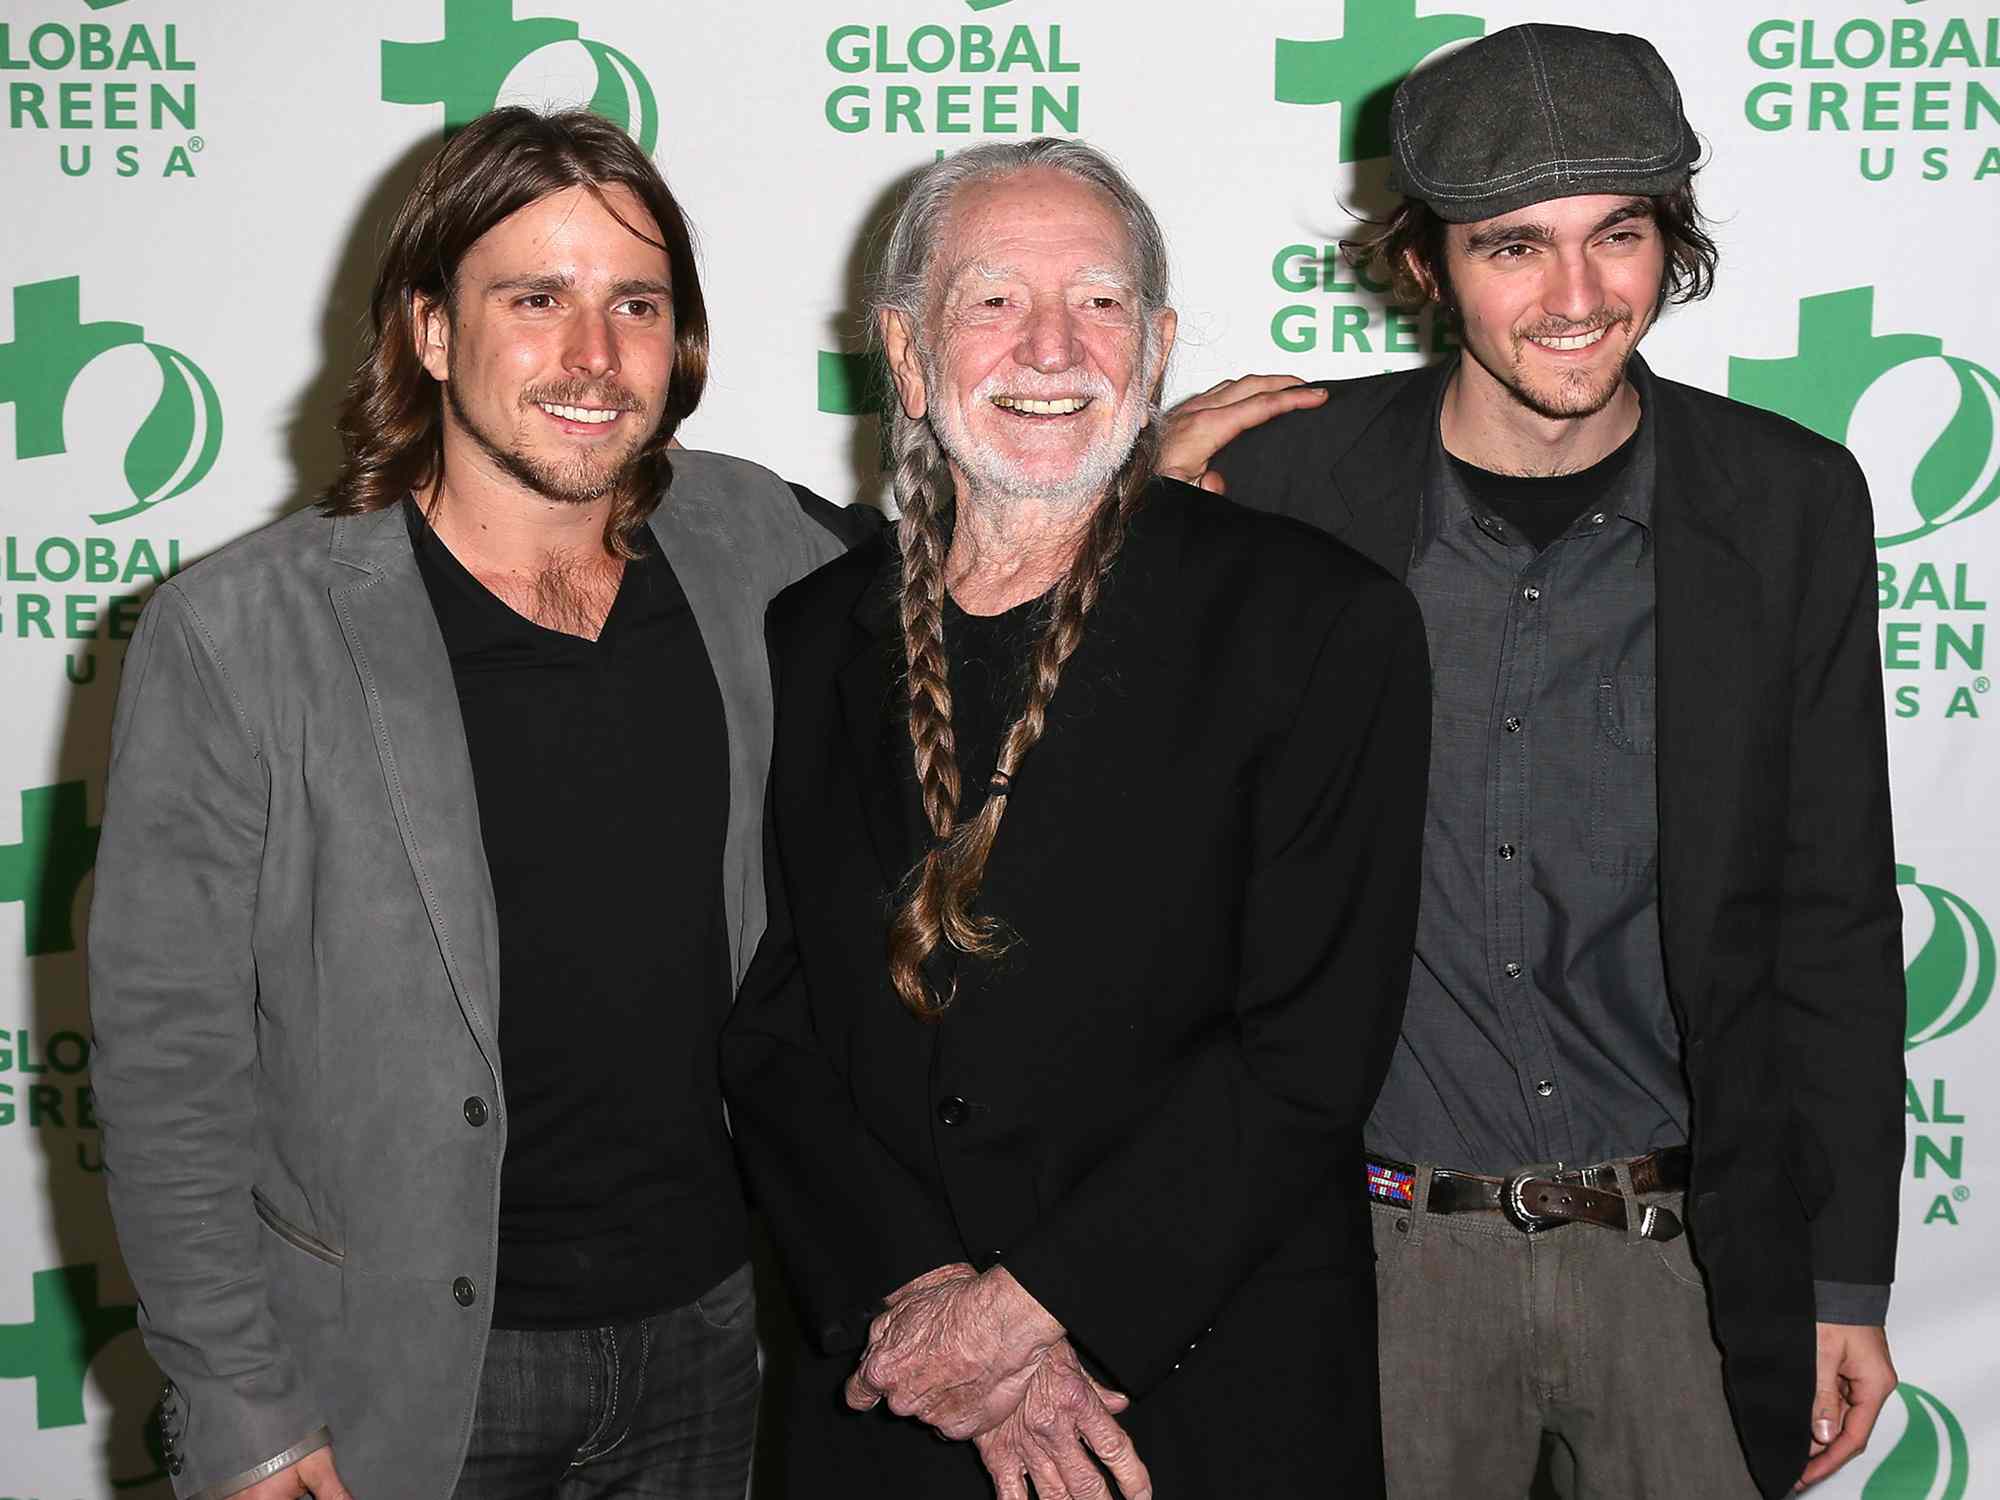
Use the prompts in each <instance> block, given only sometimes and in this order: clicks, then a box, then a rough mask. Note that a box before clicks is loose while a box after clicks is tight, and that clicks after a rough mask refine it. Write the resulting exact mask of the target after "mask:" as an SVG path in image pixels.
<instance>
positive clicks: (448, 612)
mask: <svg viewBox="0 0 2000 1500" xmlns="http://www.w3.org/2000/svg"><path fill="white" fill-rule="evenodd" d="M406 511H407V514H408V518H409V522H410V535H411V541H412V544H413V546H414V547H415V548H416V554H417V562H418V566H419V569H420V570H421V572H422V574H423V578H424V584H425V586H426V588H427V589H428V591H429V593H430V598H431V604H432V607H433V608H434V609H435V610H436V611H437V618H438V625H439V628H440V629H441V630H442V632H443V634H444V642H445V649H446V652H447V653H448V655H449V657H450V659H451V671H452V678H453V681H454V683H455V685H456V687H457V690H458V701H459V708H460V710H461V712H462V714H463V717H464V723H465V738H466V746H467V749H468V750H469V752H470V754H471V760H472V775H473V781H474V784H475V786H476V787H477V789H478V798H479V823H480V831H481V835H482V838H483V841H484V844H485V850H486V859H487V864H488V866H489V867H490V868H491V871H492V876H493V896H494V905H495V908H496V911H497V914H498V918H499V936H500V983H499V989H500V1058H501V1069H502V1075H503V1080H504V1097H505V1105H506V1130H507V1150H506V1156H505V1159H504V1160H503V1162H502V1164H501V1172H500V1255H499V1269H498V1273H497V1281H498V1284H497V1286H496V1287H495V1289H494V1304H493V1321H494V1325H495V1326H496V1327H501V1328H588V1327H598V1326H603V1325H606V1324H611V1323H620V1322H629V1321H633V1320H636V1319H639V1318H644V1317H648V1316H651V1315H652V1314H654V1313H658V1312H663V1311H665V1310H666V1309H668V1308H672V1307H679V1306H682V1305H684V1304H686V1303H688V1302H691V1301H693V1300H694V1298H695V1297H697V1296H699V1295H700V1294H701V1293H702V1292H704V1291H706V1290H708V1289H709V1288H710V1287H711V1286H713V1285H714V1284H715V1283H716V1282H718V1281H720V1280H721V1279H722V1278H723V1277H724V1276H726V1275H727V1274H728V1273H729V1272H730V1271H731V1270H733V1269H734V1268H735V1267H736V1266H738V1265H740V1264H741V1263H742V1261H743V1258H744V1255H745V1243H746V1227H745V1219H744V1209H743V1201H742V1195H741V1191H740V1189H739V1188H738V1186H737V1180H736V1173H735V1168H734V1163H733V1158H732V1156H731V1152H730V1145H729V1140H728V1135H727V1132H726V1130H725V1128H724V1124H723V1114H722V1097H721V1089H720V1084H719V1081H718V1078H717V1073H716V1047H717V1034H718V1032H719V1031H720V1029H721V1026H722V1022H723V1019H724V1017H725V1016H726V1014H727V1012H728V1008H729V960H728V945H727V939H726V934H725V931H724V918H723V911H722V853H723V840H724V836H725V832H726V823H727V818H728V811H729V764H728V753H729V751H728V739H727V731H726V727H725V724H724V720H723V709H722V695H721V690H720V689H719V687H718V686H717V684H716V679H715V672H714V669H713V668H712V667H711V665H710V664H709V659H708V652H707V650H706V648H705V647H704V645H703V643H702V639H701V632H700V629H699V626H698V624H697V622H696V620H695V618H694V615H693V612H692V611H691V609H690V608H689V605H688V601H687V596H686V595H685V594H684V593H683V591H682V589H681V586H680V582H679V580H678V579H676V578H675V576H674V571H673V568H672V566H671V565H670V564H669V563H668V561H667V559H666V558H665V557H664V556H662V555H661V553H660V552H659V549H658V545H657V544H656V543H655V542H654V540H653V538H652V536H651V534H650V533H649V532H646V531H644V530H643V529H642V531H641V533H640V541H641V542H642V544H643V546H644V548H645V551H644V554H643V555H642V556H640V557H639V558H637V559H635V560H633V561H631V562H628V563H627V564H626V566H625V576H624V579H623V581H622V582H621V584H620V586H619V590H618V595H617V599H616V602H615V603H614V604H613V605H612V607H611V613H610V615H609V616H608V617H607V618H606V620H605V622H604V629H603V631H602V633H601V634H600V635H599V637H598V639H597V640H595V641H587V640H584V639H581V638H580V637H577V636H570V635H564V634H562V633H561V632H558V631H553V630H547V629H544V628H543V627H541V626H539V625H537V624H535V623H534V622H533V621H531V620H527V619H524V618H523V617H522V616H520V615H518V614H516V613H515V612H514V611H513V610H512V609H510V608H508V607H507V606H506V605H505V604H503V603H502V602H501V601H500V600H499V599H498V598H497V597H496V596H495V595H494V594H492V593H491V592H490V591H489V590H488V589H487V588H486V587H485V586H484V585H483V584H481V583H480V582H479V581H478V579H476V578H474V577H473V576H472V574H471V573H470V572H468V571H467V570H466V569H465V567H464V566H463V565H462V564H461V563H460V562H459V561H458V559H457V558H455V557H453V556H452V554H451V552H450V550H449V549H448V548H447V547H445V545H444V544H443V542H441V541H440V540H439V539H438V537H437V535H436V533H434V532H432V531H431V530H430V529H429V527H428V526H426V525H425V524H424V522H423V519H422V516H421V515H420V514H419V512H418V511H417V508H416V507H415V505H414V504H406Z"/></svg>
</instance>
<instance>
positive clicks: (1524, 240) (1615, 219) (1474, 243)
mask: <svg viewBox="0 0 2000 1500" xmlns="http://www.w3.org/2000/svg"><path fill="white" fill-rule="evenodd" d="M1652 217H1653V204H1652V200H1651V199H1649V198H1631V199H1627V200H1626V201H1625V202H1623V203H1621V204H1619V205H1618V206H1617V207H1616V208H1614V209H1612V210H1611V212H1610V213H1608V214H1606V215H1605V216H1604V217H1603V218H1601V219H1599V220H1598V221H1597V222H1596V223H1595V224H1593V225H1591V226H1590V235H1599V234H1602V233H1604V231H1605V230H1607V229H1610V228H1611V227H1612V226H1613V225H1617V224H1623V223H1625V222H1626V221H1627V220H1628V219H1651V218H1652ZM1589 237H1590V236H1589V235H1586V236H1585V238H1589ZM1555 240H1556V232H1555V229H1554V227H1553V226H1552V225H1548V224H1542V223H1529V224H1520V223H1516V224H1494V225H1492V226H1490V227H1488V228H1486V229H1480V230H1475V231H1474V232H1473V233H1472V234H1470V235H1467V236H1466V240H1465V248H1466V249H1467V250H1469V251H1470V250H1492V249H1497V248H1498V247H1499V246H1501V245H1520V244H1529V245H1553V244H1554V243H1555Z"/></svg>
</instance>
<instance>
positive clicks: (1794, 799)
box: [1218, 365, 1904, 1495]
mask: <svg viewBox="0 0 2000 1500" xmlns="http://www.w3.org/2000/svg"><path fill="white" fill-rule="evenodd" d="M1450 373H1451V367H1450V366H1449V365H1445V366H1439V367H1433V368H1429V369H1424V370H1417V371H1407V372H1401V373H1397V374H1392V375H1383V376H1376V377H1373V378H1371V379H1365V380H1353V381H1341V382H1328V383H1326V389H1327V390H1328V391H1329V392H1330V393H1331V397H1330V399H1329V400H1328V401H1327V402H1326V404H1325V405H1323V406H1321V407H1318V408H1316V409H1314V410H1311V411H1305V412H1298V413H1293V414H1290V415H1287V416H1285V417H1281V418H1279V419H1278V420H1276V421H1274V422H1271V423H1269V424H1267V425H1266V426H1264V427H1262V428H1259V429H1256V430H1254V431H1252V432H1250V433H1247V434H1245V436H1243V437H1242V438H1240V439H1238V440H1237V442H1235V443H1234V444H1232V445H1231V446H1230V447H1229V448H1228V449H1227V450H1225V452H1224V453H1223V454H1222V455H1221V456H1220V458H1219V460H1218V467H1219V468H1221V470H1222V471H1223V474H1224V476H1225V478H1226V479H1227V480H1228V483H1229V490H1230V493H1231V494H1232V495H1233V496H1236V497H1238V498H1240V499H1242V500H1244V501H1246V502H1247V503H1250V504H1255V505H1260V506H1265V507H1268V508H1271V509H1273V510H1276V511H1279V512H1282V513H1284V514H1288V515H1292V516H1297V517H1301V518H1303V519H1306V520H1309V521H1312V522H1314V523H1315V524H1317V525H1319V526H1321V527H1323V528H1325V529H1326V530H1328V531H1330V532H1332V533H1333V534H1334V535H1335V536H1338V537H1340V538H1341V539H1342V540H1344V541H1346V542H1347V543H1348V544H1349V545H1350V546H1353V547H1355V548H1356V549H1357V550H1359V551H1361V552H1363V553H1365V554H1366V555H1368V556H1369V557H1372V558H1373V559H1375V561H1377V562H1378V563H1380V564H1381V565H1382V566H1383V567H1385V568H1388V569H1390V570H1392V571H1394V572H1395V573H1396V574H1397V575H1398V576H1399V577H1400V576H1402V574H1403V573H1404V572H1406V571H1407V568H1408V564H1409V558H1410V551H1411V547H1412V544H1413V541H1414V539H1415V534H1416V525H1417V517H1418V508H1419V505H1420V502H1421V496H1422V487H1423V483H1424V474H1425V461H1426V457H1427V455H1428V453H1429V451H1430V444H1431V442H1432V441H1433V439H1434V436H1435V428H1434V426H1433V413H1434V411H1435V409H1436V401H1437V394H1438V387H1439V385H1440V384H1441V383H1442V382H1443V381H1444V380H1445V379H1446V378H1448V376H1449V375H1450ZM1651 383H1652V388H1653V409H1652V410H1651V411H1650V412H1649V414H1648V417H1649V420H1650V421H1651V422H1653V424H1654V430H1655V433H1656V441H1657V451H1658V455H1659V471H1658V480H1657V495H1656V500H1655V504H1654V526H1653V540H1654V543H1655V545H1656V547H1657V551H1656V552H1655V555H1654V577H1655V583H1656V588H1657V596H1656V597H1657V609H1658V620H1657V624H1658V653H1659V662H1658V676H1659V765H1658V777H1659V817H1660V913H1661V925H1662V928H1663V934H1662V937H1663V944H1664V948H1665V954H1666V975H1667V989H1668V995H1669V998H1670V1000H1671V1002H1672V1004H1673V1007H1674V1014H1675V1017H1676V1019H1677V1020H1678V1021H1679V1023H1680V1030H1681V1038H1682V1044H1683V1052H1684V1057H1685V1062H1686V1067H1687V1074H1688V1081H1689V1085H1690V1088H1691V1091H1692V1095H1693V1106H1694V1109H1693V1132H1692V1135H1693V1138H1692V1141H1691V1145H1692V1148H1693V1152H1694V1177H1693V1185H1692V1190H1691V1192H1690V1195H1689V1201H1690V1216H1691V1219H1692V1223H1693V1233H1694V1248H1695V1252H1696V1254H1697V1256H1698V1257H1699V1260H1700V1263H1701V1266H1702V1269H1703V1271H1704V1273H1705V1274H1706V1276H1707V1279H1708V1287H1709V1296H1710V1302H1711V1307H1712V1310H1713V1313H1714V1320H1715V1328H1716V1334H1717V1338H1718V1340H1719V1342H1720V1344H1721V1346H1722V1351H1723V1356H1724V1363H1723V1372H1724V1380H1725V1383H1726V1385H1727V1388H1728V1394H1729V1401H1730V1406H1731V1410H1732V1412H1733V1413H1734V1415H1735V1417H1736V1423H1737V1430H1738V1432H1739V1434H1740V1435H1741V1437H1742V1440H1743V1444H1744V1450H1745V1453H1746V1455H1747V1456H1748V1458H1749V1461H1750V1467H1751V1470H1752V1473H1753V1474H1754V1475H1755V1476H1756V1478H1757V1481H1758V1483H1759V1485H1760V1486H1761V1487H1762V1488H1763V1490H1764V1492H1765V1493H1766V1494H1769V1495H1778V1494H1781V1493H1784V1492H1785V1491H1786V1490H1788V1489H1789V1488H1790V1486H1791V1485H1792V1483H1793V1482H1794V1481H1796V1480H1797V1478H1798V1475H1799V1470H1800V1469H1801V1468H1802V1467H1803V1466H1804V1464H1805V1460H1806V1447H1807V1441H1808V1419H1809V1415H1810V1403H1811V1393H1812V1379H1813V1357H1814V1356H1813V1349H1814V1345H1813V1300H1812V1282H1813V1280H1814V1279H1815V1278H1817V1279H1820V1280H1826V1281H1846V1282H1862V1283H1873V1284H1886V1283H1888V1282H1889V1281H1890V1280H1892V1279H1893V1277H1894V1271H1895V1254H1896V1217H1897V1192H1898V1176H1899V1173H1900V1170H1901V1165H1902V1157H1903V1115H1902V1109H1903V1096H1902V1080H1903V1067H1902V1037H1903V1004H1904V1002H1903V967H1902V917H1901V909H1900V907H1899V905H1898V902H1897V898H1896V891H1895V870H1894V862H1895V861H1894V855H1893V853H1892V840H1891V830H1890V824H1889V788H1888V765H1887V752H1886V749H1885V743H1884V740H1885V731H1884V715H1883V707H1882V674H1881V663H1880V653H1879V649H1878V647H1877V643H1876V635H1875V626H1876V610H1875V550H1874V540H1873V533H1874V528H1873V520H1872V512H1871V510H1870V506H1869V501H1868V490H1867V485H1866V481H1865V480H1864V479H1863V478H1862V475H1861V471H1860V468H1859V467H1858V466H1857V465H1856V464H1855V462H1854V459H1853V457H1852V456H1851V455H1850V454H1849V453H1848V452H1847V450H1846V449H1844V448H1841V447H1839V446H1838V445H1836V444H1834V443H1830V442H1828V441H1826V440H1825V439H1824V438H1821V437H1819V436H1817V435H1815V434H1813V433H1811V432H1808V431H1807V430H1806V429H1805V428H1803V427H1800V426H1797V425H1796V424H1794V423H1792V422H1789V421H1787V420H1786V419H1784V418H1783V417H1779V416H1775V415H1773V414H1771V413H1769V412H1766V411H1762V410H1760V409H1757V408H1755V407H1750V406H1745V405H1742V404H1741V403H1739V402H1734V401H1729V400H1726V399H1724V398H1722V397H1719V396H1715V395H1711V394H1709V393H1707V392H1705V391H1700V390H1696V389H1695V388H1693V387H1691V386H1686V385H1681V384H1678V383H1676V382H1674V381H1670V380H1662V379H1660V378H1659V377H1658V376H1653V377H1651ZM1437 649H1438V650H1440V651H1442V650H1448V649H1450V647H1449V643H1447V642H1439V643H1438V644H1437Z"/></svg>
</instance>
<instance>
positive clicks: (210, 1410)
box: [89, 583, 327, 1497]
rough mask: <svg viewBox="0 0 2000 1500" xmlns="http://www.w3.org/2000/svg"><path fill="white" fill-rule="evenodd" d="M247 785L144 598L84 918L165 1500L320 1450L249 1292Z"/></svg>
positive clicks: (185, 608) (105, 1123)
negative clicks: (157, 1409) (152, 1382)
mask: <svg viewBox="0 0 2000 1500" xmlns="http://www.w3.org/2000/svg"><path fill="white" fill-rule="evenodd" d="M266 807H267V789H266V784H265V775H264V766H263V762H262V761H261V759H260V758H259V755H258V747H257V744H256V741H255V738H254V736H253V734H252V733H251V730H250V728H249V725H248V721H247V720H246V718H245V716H244V714H243V712H242V708H241V705H240V704H239V702H238V701H237V699H236V696H235V694H234V692H233V690H232V688H231V685H230V682H229V678H228V676H227V674H226V672H225V671H224V670H223V668H222V666H221V664H220V662H219V660H218V659H217V656H216V654H215V650H214V646H213V643H212V642H211V641H210V640H209V638H208V636H207V633H206V631H205V630H204V629H203V627H202V623H201V621H200V619H199V618H198V617H197V616H196V614H195V612H194V610H193V608H192V606H191V605H190V604H189V603H188V601H187V600H186V598H185V597H184V596H183V595H182V593H181V591H180V590H179V589H178V588H177V587H176V586H175V585H174V584H171V583H169V584H166V585H164V586H163V587H162V588H161V589H160V590H159V592H158V594H157V595H156V596H155V597H154V599H153V601H152V603H151V604H150V605H149V606H148V608H147V609H146V611H145V614H144V617H143V618H142V619H141V621H140V624H139V628H138V630H137V632H136V633H135V634H134V636H133V639H132V644H131V648H130V651H129V653H128V655H127V657H126V662H125V670H124V679H123V682H122V685H121V687H120V690H119V698H118V709H117V716H116V718H115V720H114V723H113V729H112V752H111V769H110V777H109V783H108V787H107V790H106V795H105V814H104V828H103V836H102V840H101V842H100V844H99V849H98V862H97V887H96V895H95V898H94V899H93V902H92V905H91V913H90V945H89V946H90V1012H91V1024H92V1028H93V1031H94V1033H95V1037H94V1051H93V1057H92V1065H91V1081H92V1086H93V1088H94V1091H95V1094H96V1101H97V1114H98V1120H99V1123H100V1125H101V1126H102V1130H103V1142H104V1171H105V1184H106V1188H107V1191H108V1192H109V1195H110V1200H111V1212H112V1219H113V1222H114V1223H115V1225H116V1227H117V1232H118V1241H119V1246H120V1249H121V1250H122V1251H123V1254H124V1257H125V1263H126V1265H127V1267H128V1268H129V1269H130V1271H131V1274H132V1281H133V1284H134V1286H135V1287H136V1288H137V1289H138V1293H139V1325H140V1329H141V1331H142V1333H143V1335H144V1337H145V1341H146V1347H147V1349H148V1351H149V1352H150V1353H151V1354H152V1356H153V1359H154V1361H155V1362H156V1363H157V1364H158V1365H159V1367H160V1369H161V1370H162V1371H163V1372H164V1373H165V1374H166V1376H167V1378H168V1380H169V1381H170V1382H171V1386H172V1390H171V1391H170V1393H169V1397H168V1399H167V1401H166V1402H165V1409H164V1411H163V1427H164V1431H165V1436H166V1438H167V1440H168V1443H169V1447H170V1457H169V1468H170V1471H171V1472H172V1473H173V1475H174V1488H175V1491H176V1493H177V1494H179V1495H182V1496H189V1495H201V1496H203V1497H211V1496H217V1497H219V1496H222V1495H227V1494H231V1493H233V1492H234V1491H235V1490H237V1489H241V1488H244V1487H246V1486H247V1485H249V1484H251V1483H253V1482H255V1481H256V1480H257V1479H259V1478H262V1477H264V1475H265V1474H267V1473H269V1472H273V1471H274V1470H275V1469H276V1468H279V1467H283V1465H284V1464H285V1463H290V1462H294V1461H296V1460H297V1459H299V1458H301V1457H303V1456H305V1455H306V1454H307V1453H310V1452H312V1451H313V1450H314V1449H316V1448H318V1447H321V1446H323V1445H324V1444H325V1443H326V1441H327V1434H326V1430H325V1428H324V1427H323V1425H322V1420H321V1416H320V1414H319V1412H318V1410H317V1409H316V1402H315V1399H314V1397H313V1394H312V1392H311V1391H310V1390H309V1389H308V1388H307V1385H306V1381H305V1379H304V1377H303V1373H302V1372H301V1371H300V1369H299V1368H298V1366H297V1364H296V1363H295V1362H294V1360H293V1357H292V1354H291V1351H290V1350H289V1349H287V1348H286V1346H285V1343H284V1341H283V1339H282V1337H281V1336H280V1334H279V1331H278V1328H277V1325H276V1323H275V1321H274V1320H273V1319H272V1317H271V1313H270V1308H269V1306H268V1303H267V1301H266V1295H265V1278H264V1270H263V1256H262V1245H261V1243H260V1241H259V1238H258V1233H259V1231H258V1228H257V1220H256V1217H255V1214H254V1212H253V1210H252V1207H251V1198H250V1188H251V1183H252V1180H253V1173H254V1168H255V1162H256V1150H255V1132H256V1129H257V1120H256V1108H257V1105H256V1097H257V1095H256V1080H255V1077H254V1069H255V1066H256V1057H257V1039H256V1031H255V1019H254V1018H255V1007H256V1000H257V974H256V965H255V961H254V959H253V956H252V951H251V938H252V923H253V920H254V917H255V913H256V907H257V882H258V866H259V862H260V860H261V858H262V854H263V845H264V833H265V816H266Z"/></svg>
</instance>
